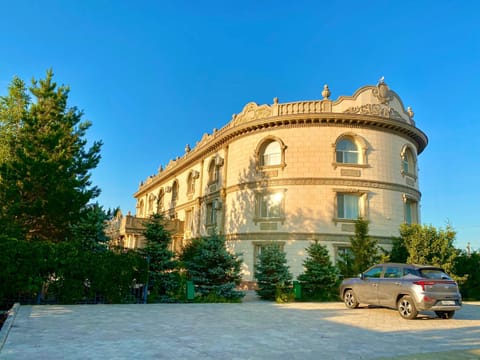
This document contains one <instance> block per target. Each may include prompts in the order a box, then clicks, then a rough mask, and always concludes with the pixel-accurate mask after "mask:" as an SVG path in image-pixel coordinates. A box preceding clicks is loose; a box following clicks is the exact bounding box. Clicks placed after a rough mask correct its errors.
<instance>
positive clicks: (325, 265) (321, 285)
mask: <svg viewBox="0 0 480 360" xmlns="http://www.w3.org/2000/svg"><path fill="white" fill-rule="evenodd" d="M307 254H308V256H307V258H306V259H305V261H304V262H303V266H304V268H305V272H304V273H302V274H300V275H299V276H298V280H299V281H300V282H301V284H302V295H303V297H304V298H305V299H310V300H331V299H334V298H336V297H337V296H338V294H337V284H338V270H337V268H336V267H335V266H333V264H332V262H331V260H330V255H329V254H328V250H327V248H326V247H325V246H323V245H321V244H320V243H318V242H315V243H313V244H311V245H310V246H309V247H308V248H307Z"/></svg>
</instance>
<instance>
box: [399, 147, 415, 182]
mask: <svg viewBox="0 0 480 360" xmlns="http://www.w3.org/2000/svg"><path fill="white" fill-rule="evenodd" d="M401 157H402V173H403V174H408V175H413V176H414V175H416V173H417V169H416V168H417V164H416V160H415V155H414V154H413V151H412V149H410V147H409V146H405V147H404V148H403V150H402V153H401Z"/></svg>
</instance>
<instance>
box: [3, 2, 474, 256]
mask: <svg viewBox="0 0 480 360" xmlns="http://www.w3.org/2000/svg"><path fill="white" fill-rule="evenodd" d="M479 4H480V3H477V2H474V1H462V2H454V1H442V0H435V1H433V0H432V1H429V0H425V1H410V0H406V1H405V0H402V1H387V0H384V1H375V0H373V1H368V2H364V1H354V0H351V1H350V0H346V1H296V2H292V1H280V0H277V1H249V0H246V1H193V0H192V1H184V0H178V1H104V0H95V1H90V0H83V1H60V0H58V1H52V0H43V1H22V0H18V1H15V2H14V1H6V0H0V9H1V11H0V95H4V94H6V89H7V86H8V84H9V82H10V81H11V79H12V77H13V76H14V75H18V76H20V77H21V78H22V79H24V80H26V81H29V80H30V79H32V77H35V78H37V79H38V78H42V77H44V75H45V71H46V70H47V69H49V68H53V70H54V73H55V79H56V81H57V82H58V83H61V84H66V85H70V87H71V93H70V105H72V106H77V107H79V108H80V109H83V111H84V113H85V116H84V119H85V120H90V121H92V122H93V126H92V128H91V129H90V131H89V133H88V138H89V139H90V140H102V141H103V142H104V146H103V149H102V161H101V163H100V165H99V167H98V168H97V169H95V171H94V172H93V182H94V183H95V184H96V185H98V186H99V187H100V188H101V189H102V195H101V196H100V197H99V199H98V201H99V202H100V204H102V205H103V206H104V207H106V208H113V207H117V206H120V207H121V208H122V211H123V212H124V213H126V212H127V211H128V210H130V211H132V213H133V212H134V211H135V201H134V198H133V193H134V192H135V191H136V190H137V188H138V184H139V182H140V181H141V180H143V179H145V178H147V177H148V176H149V175H152V174H154V173H155V172H156V171H157V169H158V167H159V165H166V164H167V163H168V161H169V160H170V159H172V158H175V157H176V156H181V155H183V150H184V147H185V145H186V144H187V143H188V144H191V145H192V146H193V145H194V144H195V143H196V142H197V141H199V140H200V139H201V137H202V135H203V134H204V133H206V132H208V133H211V132H212V129H213V128H221V127H222V126H223V125H225V124H226V123H227V122H228V121H229V120H230V119H231V116H232V114H233V113H238V112H240V111H241V110H242V108H243V106H244V105H245V104H246V103H248V102H250V101H255V102H257V103H259V104H264V103H268V104H270V103H272V99H273V98H274V97H278V98H279V100H280V102H288V101H296V100H304V99H309V100H311V99H319V98H321V91H322V88H323V85H324V84H325V83H327V84H328V85H329V87H330V90H331V92H332V95H331V97H330V98H331V99H336V98H337V97H338V96H340V95H351V94H353V92H354V91H355V90H356V89H358V88H359V87H361V86H364V85H372V84H376V83H377V81H378V79H379V78H380V77H381V76H385V81H386V83H387V84H388V85H389V86H390V88H391V89H392V90H394V91H395V92H397V93H398V94H399V95H400V97H401V98H402V100H403V102H404V104H405V105H406V106H411V107H412V108H413V110H414V112H415V120H416V124H417V126H418V127H419V128H420V129H421V130H423V131H424V132H425V133H426V134H427V135H428V137H429V145H428V146H427V148H426V150H425V151H424V152H423V153H422V154H421V155H420V157H419V168H420V170H419V176H420V187H421V191H422V201H421V214H422V215H421V216H422V223H425V224H432V225H434V226H436V227H445V226H446V224H447V222H449V223H450V224H451V225H452V226H453V227H454V228H455V230H456V231H457V243H456V245H457V247H461V248H464V247H465V246H466V244H467V242H470V243H471V245H472V247H473V248H475V249H478V248H480V237H479V236H478V233H479V232H480V222H479V221H478V219H477V216H479V213H480V190H479V187H478V180H479V172H480V167H479V165H480V162H479V157H478V155H476V154H475V153H474V152H473V150H474V148H476V146H475V145H474V144H478V143H479V140H478V138H477V136H478V135H479V134H480V115H479V114H480V112H479V111H478V109H477V106H476V105H477V104H478V101H479V90H478V89H479V84H480V23H479V19H480V5H479Z"/></svg>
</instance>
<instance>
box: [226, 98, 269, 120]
mask: <svg viewBox="0 0 480 360" xmlns="http://www.w3.org/2000/svg"><path fill="white" fill-rule="evenodd" d="M269 116H272V108H271V107H270V106H268V105H261V106H258V105H257V104H256V103H254V102H251V103H248V104H247V105H245V107H244V108H243V110H242V112H241V113H240V114H237V115H234V116H233V122H232V126H236V125H238V124H241V123H246V122H249V121H252V120H257V119H263V118H267V117H269Z"/></svg>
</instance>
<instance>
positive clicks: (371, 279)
mask: <svg viewBox="0 0 480 360" xmlns="http://www.w3.org/2000/svg"><path fill="white" fill-rule="evenodd" d="M382 270H383V268H382V266H381V265H377V266H374V267H372V268H370V269H368V270H367V271H365V272H364V273H363V274H362V276H361V280H360V281H359V282H358V283H356V284H355V288H354V289H353V291H354V292H355V294H356V295H357V297H358V299H359V300H360V302H362V303H364V304H372V305H376V304H377V301H378V300H377V288H378V281H379V279H380V277H381V275H382Z"/></svg>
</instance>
